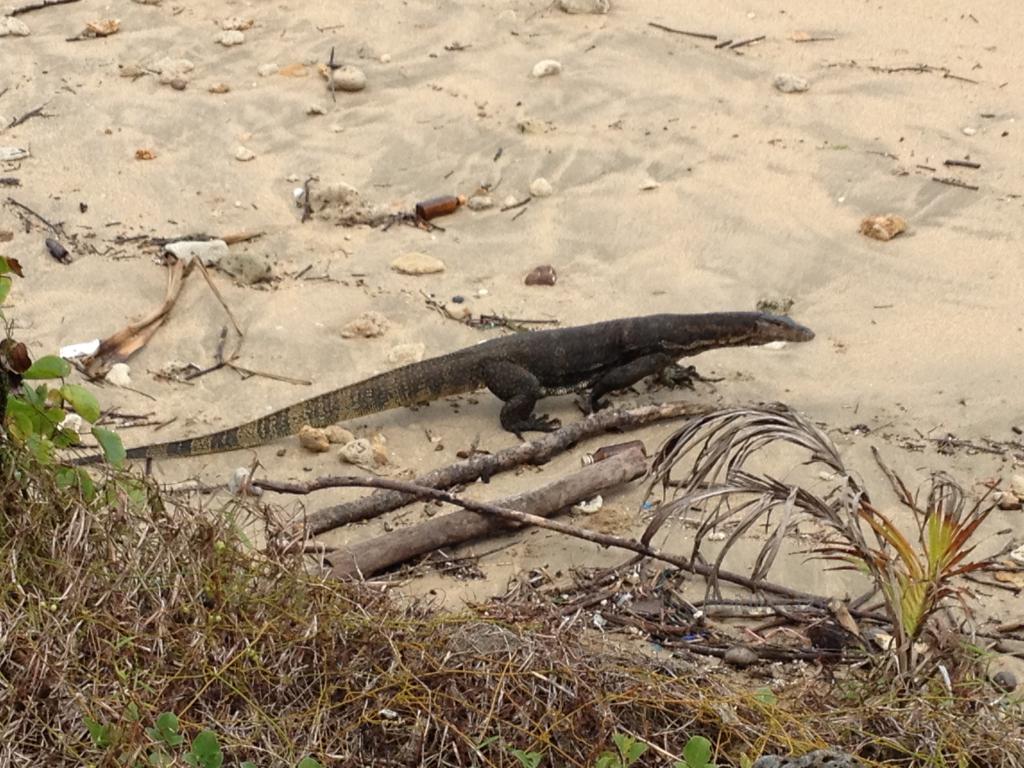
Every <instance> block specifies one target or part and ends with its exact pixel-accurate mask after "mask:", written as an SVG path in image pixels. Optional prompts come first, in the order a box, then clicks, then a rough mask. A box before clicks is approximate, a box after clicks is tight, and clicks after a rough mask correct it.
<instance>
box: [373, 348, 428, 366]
mask: <svg viewBox="0 0 1024 768" xmlns="http://www.w3.org/2000/svg"><path fill="white" fill-rule="evenodd" d="M426 352H427V347H426V345H425V344H423V343H421V342H418V341H417V342H411V343H409V344H396V345H395V346H394V347H392V348H391V349H389V350H388V352H387V354H386V355H385V356H384V358H385V359H386V360H387V361H388V362H389V363H390V364H391V365H393V366H395V367H396V368H397V367H398V366H400V365H409V364H410V363H418V362H419V361H420V360H422V359H423V356H424V355H425V354H426Z"/></svg>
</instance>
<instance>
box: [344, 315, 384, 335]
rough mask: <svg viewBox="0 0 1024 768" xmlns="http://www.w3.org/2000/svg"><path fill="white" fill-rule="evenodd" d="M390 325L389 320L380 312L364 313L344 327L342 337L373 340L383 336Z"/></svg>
mask: <svg viewBox="0 0 1024 768" xmlns="http://www.w3.org/2000/svg"><path fill="white" fill-rule="evenodd" d="M388 325H389V323H388V319H387V318H386V317H384V315H382V314H381V313H380V312H373V311H370V312H363V314H361V315H360V316H359V317H357V318H356V319H355V320H351V321H349V322H348V323H346V324H345V325H344V326H343V327H342V329H341V336H342V338H344V339H354V338H364V339H372V338H375V337H377V336H383V335H384V332H385V331H387V329H388Z"/></svg>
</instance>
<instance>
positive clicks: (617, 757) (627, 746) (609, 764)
mask: <svg viewBox="0 0 1024 768" xmlns="http://www.w3.org/2000/svg"><path fill="white" fill-rule="evenodd" d="M612 741H613V742H614V743H615V751H614V752H612V751H611V750H606V751H605V752H602V753H601V754H600V755H599V756H598V758H597V762H596V763H595V768H629V766H631V765H633V763H635V762H636V761H637V760H639V759H640V758H641V756H643V754H644V752H646V751H647V745H646V744H644V742H642V741H640V740H639V739H637V738H636V737H634V736H630V735H629V734H625V733H613V734H612Z"/></svg>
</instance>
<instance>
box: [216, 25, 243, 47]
mask: <svg viewBox="0 0 1024 768" xmlns="http://www.w3.org/2000/svg"><path fill="white" fill-rule="evenodd" d="M213 41H214V42H215V43H220V44H221V45H223V46H224V47H225V48H230V47H231V46H233V45H241V44H242V43H244V42H245V33H244V32H242V31H241V30H239V29H226V30H224V31H223V32H221V33H220V34H219V35H217V36H216V37H215V38H213Z"/></svg>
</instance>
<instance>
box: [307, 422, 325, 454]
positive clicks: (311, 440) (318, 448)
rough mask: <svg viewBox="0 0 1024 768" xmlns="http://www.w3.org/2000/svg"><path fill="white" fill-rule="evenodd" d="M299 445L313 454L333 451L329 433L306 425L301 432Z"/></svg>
mask: <svg viewBox="0 0 1024 768" xmlns="http://www.w3.org/2000/svg"><path fill="white" fill-rule="evenodd" d="M299 445H301V446H302V447H303V448H305V449H306V450H307V451H312V452H313V453H324V452H325V451H329V450H330V449H331V443H330V440H328V439H327V433H326V432H325V431H324V430H322V429H317V428H316V427H311V426H310V425H309V424H305V425H304V426H303V427H302V428H301V429H300V430H299Z"/></svg>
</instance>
